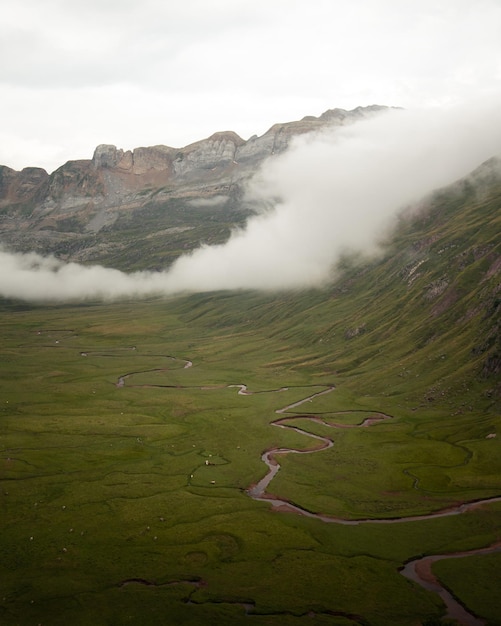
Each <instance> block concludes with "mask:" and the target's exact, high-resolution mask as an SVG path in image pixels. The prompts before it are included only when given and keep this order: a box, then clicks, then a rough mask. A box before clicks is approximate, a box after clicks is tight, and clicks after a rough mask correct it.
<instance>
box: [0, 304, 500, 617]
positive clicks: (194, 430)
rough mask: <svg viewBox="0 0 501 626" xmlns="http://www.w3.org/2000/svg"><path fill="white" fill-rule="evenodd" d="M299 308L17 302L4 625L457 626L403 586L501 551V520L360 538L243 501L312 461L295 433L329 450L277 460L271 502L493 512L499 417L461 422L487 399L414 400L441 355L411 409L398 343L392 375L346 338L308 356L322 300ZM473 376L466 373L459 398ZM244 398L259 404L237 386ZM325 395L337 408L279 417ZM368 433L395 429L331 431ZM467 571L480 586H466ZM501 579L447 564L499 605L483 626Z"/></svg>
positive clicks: (296, 463) (345, 512)
mask: <svg viewBox="0 0 501 626" xmlns="http://www.w3.org/2000/svg"><path fill="white" fill-rule="evenodd" d="M286 298H287V296H284V297H283V299H282V300H281V299H280V298H279V299H276V298H272V297H271V296H270V297H265V296H259V297H258V296H256V295H255V294H234V295H226V296H224V295H223V294H221V295H207V296H192V297H189V298H184V299H179V300H173V301H165V302H164V301H159V300H155V301H150V302H134V303H125V302H124V303H116V304H95V305H92V304H87V305H80V306H77V305H75V306H59V307H55V306H54V307H52V306H45V307H44V306H33V307H30V306H25V305H14V304H12V303H3V304H2V310H1V317H0V333H1V337H2V344H1V348H0V350H1V359H0V370H1V380H2V385H1V390H0V448H1V454H0V467H1V490H0V497H1V511H2V533H1V535H0V556H1V558H0V570H1V571H0V581H1V582H0V587H1V592H0V622H1V623H2V624H5V625H6V626H16V625H19V626H27V625H29V624H42V625H43V626H58V625H62V624H68V623H71V624H75V625H82V626H84V625H87V624H90V623H93V624H96V625H108V624H109V625H121V624H144V625H150V624H151V625H156V624H166V625H170V624H172V625H174V624H186V625H194V626H195V625H199V624H218V625H220V624H228V625H230V624H231V625H237V624H249V623H251V624H256V625H261V624H262V625H274V624H279V625H284V626H289V625H290V626H295V625H298V626H299V625H300V626H304V625H309V624H311V625H313V624H326V625H331V626H333V625H335V626H348V625H350V624H360V625H361V626H362V625H364V626H367V625H371V626H387V625H388V624H395V625H401V626H406V625H409V626H411V625H416V626H417V625H418V624H426V623H428V624H431V623H443V624H445V623H448V622H447V621H446V620H444V621H441V619H442V618H443V617H444V607H443V605H442V604H441V601H440V599H439V597H438V596H437V595H436V594H433V593H431V592H427V591H425V590H424V589H422V588H421V587H420V586H419V585H417V584H414V583H412V582H410V581H409V580H407V579H405V578H404V577H403V576H402V575H401V574H400V573H399V568H401V567H402V565H403V564H404V563H405V562H406V561H407V560H409V559H411V558H413V557H416V556H418V555H421V554H423V555H424V554H435V553H444V552H448V551H454V550H470V549H474V548H478V547H482V546H486V545H489V544H490V543H493V542H494V541H496V540H499V539H500V536H499V532H500V531H499V528H500V515H501V503H492V504H486V505H484V506H483V507H482V508H480V509H477V510H475V511H472V512H469V513H467V514H464V515H456V516H451V517H443V518H436V519H430V520H423V521H419V522H407V523H398V524H392V525H384V524H371V523H365V524H360V525H352V526H346V525H341V524H335V523H331V524H326V523H323V522H322V521H319V520H316V519H311V518H306V517H301V516H299V515H295V514H292V513H278V512H276V511H274V510H273V509H272V507H271V506H270V505H269V504H268V503H266V502H257V501H254V500H252V499H251V498H250V497H249V496H248V495H247V494H246V489H247V488H248V487H249V486H250V485H251V484H253V483H255V482H257V481H258V480H259V479H260V478H262V477H263V476H264V474H265V473H266V467H265V465H264V463H263V462H262V461H261V458H260V457H261V454H262V452H263V451H264V450H266V449H269V448H271V447H281V448H298V449H307V448H311V447H312V446H313V445H314V443H315V442H314V440H312V439H310V438H308V437H306V436H305V435H303V434H301V433H300V432H297V431H293V430H291V429H282V428H276V427H274V426H272V425H271V423H272V422H273V421H275V420H276V419H278V418H279V417H280V418H284V417H290V418H291V419H290V420H289V422H288V423H290V424H291V425H293V426H298V427H300V428H302V429H304V430H306V431H309V432H312V433H317V434H319V435H322V436H325V437H329V438H331V439H332V440H333V441H334V446H333V447H332V448H330V449H329V450H325V451H321V452H317V453H314V454H307V455H299V454H289V455H282V456H281V458H280V463H281V465H282V468H281V470H280V472H279V473H278V475H277V476H276V478H275V479H274V480H273V481H272V483H271V485H270V492H271V493H273V494H276V495H278V496H280V497H282V498H286V499H288V500H290V501H291V502H294V503H296V504H297V505H299V506H301V507H303V508H305V509H307V510H309V511H313V512H321V513H325V514H330V515H334V516H340V517H343V518H347V519H360V518H369V517H370V518H393V517H401V516H407V515H415V514H425V513H429V512H433V511H436V510H439V509H442V508H444V507H446V506H451V505H454V504H455V503H456V502H460V501H463V500H474V499H480V498H488V497H492V496H496V495H499V494H500V493H501V479H500V478H499V477H500V476H501V471H500V470H501V460H500V459H501V455H499V442H498V441H497V440H496V439H495V438H491V439H488V438H486V436H487V435H488V434H490V433H494V432H496V431H499V429H500V425H501V424H500V422H501V419H500V417H499V413H498V412H497V411H496V409H495V407H493V406H492V403H491V405H489V402H488V401H487V400H485V401H477V403H476V404H477V406H478V407H479V408H476V409H475V410H473V409H472V410H468V411H464V410H462V411H459V409H460V408H461V407H462V404H463V403H464V402H469V394H472V393H474V389H475V385H474V383H472V386H471V387H472V389H471V390H470V391H465V392H464V394H463V396H461V397H460V398H457V397H456V398H454V399H453V398H452V397H451V396H450V395H447V396H444V400H443V402H441V403H433V404H430V403H426V402H425V401H423V399H422V397H420V398H419V400H417V398H418V394H421V395H422V394H423V392H424V390H426V389H427V388H428V383H429V384H431V376H430V375H429V373H428V372H427V370H428V369H429V366H428V363H429V362H431V361H433V359H436V361H437V363H438V367H442V368H443V371H445V367H444V366H443V364H442V361H443V360H442V359H440V358H439V357H438V356H437V355H436V354H435V353H432V351H431V350H430V349H428V350H429V352H428V353H427V357H429V358H427V359H426V360H425V361H424V365H423V366H422V368H421V370H419V372H418V373H420V374H421V376H422V377H423V378H424V379H425V382H424V383H422V384H421V382H420V386H419V388H418V389H416V383H415V380H413V381H412V382H413V384H412V385H411V384H410V383H409V377H408V376H407V377H405V376H400V375H399V374H401V373H402V371H403V370H404V369H405V368H406V367H408V363H409V361H402V362H399V364H398V367H397V366H396V364H395V363H394V361H395V358H396V356H397V355H396V350H397V348H395V347H393V346H392V344H391V342H390V343H388V344H387V345H386V347H387V349H388V352H389V353H390V358H389V361H388V362H387V364H386V369H384V368H383V369H381V363H382V362H383V360H382V357H381V356H380V355H379V352H378V353H377V354H374V356H373V357H372V358H373V359H374V364H370V363H369V362H368V361H364V362H360V363H358V366H357V367H358V368H360V369H357V368H355V367H354V366H353V365H350V363H349V360H350V359H353V358H356V357H354V356H353V355H351V356H350V354H349V353H348V348H347V345H348V344H347V340H346V339H345V338H343V337H342V336H341V334H340V333H339V332H337V331H336V328H335V327H334V326H333V327H332V329H331V332H330V334H329V333H326V332H325V329H324V337H325V336H326V335H328V336H329V340H328V341H327V340H325V341H323V342H319V341H318V339H317V340H315V341H305V340H304V336H305V335H308V334H309V335H310V337H311V336H312V335H313V334H314V333H317V332H319V328H318V324H319V321H318V319H320V318H321V319H323V320H325V319H327V318H326V310H325V309H326V307H328V306H331V304H329V301H328V300H327V301H326V300H325V299H324V300H322V299H321V298H320V296H319V295H318V294H317V295H315V294H304V295H303V296H297V298H296V299H295V300H294V302H296V306H297V307H298V308H297V309H296V310H295V311H294V307H293V306H290V307H288V306H287V302H286V301H284V299H286ZM315 298H317V299H318V302H315ZM301 301H302V302H303V305H304V308H305V310H307V316H306V317H304V316H305V315H306V313H304V312H303V323H302V324H301V325H299V324H296V323H295V316H298V315H299V314H300V310H299V305H298V304H297V303H298V302H301ZM291 302H292V298H291ZM306 302H307V306H306V304H304V303H306ZM284 311H286V313H287V314H286V315H284ZM317 313H318V319H317V318H316V314H317ZM336 319H337V318H336ZM339 319H343V318H342V317H340V318H339ZM350 323H351V322H350ZM360 339H361V340H362V341H364V342H365V346H364V345H362V346H361V348H362V353H364V351H367V350H370V338H368V337H367V335H362V336H361V337H360ZM360 343H361V342H360ZM392 350H393V351H394V353H393V354H392ZM359 354H360V352H359ZM387 356H388V355H387ZM408 358H410V357H408ZM188 361H189V362H191V363H192V365H191V366H188V365H189V363H188ZM340 362H341V363H343V362H344V366H342V367H339V363H340ZM350 368H352V369H350ZM343 369H344V371H343ZM378 371H379V375H380V376H382V377H383V378H382V379H381V380H379V382H378V380H377V373H378ZM462 375H463V374H462V372H461V368H459V369H458V374H457V378H455V379H454V381H452V382H451V386H456V387H457V386H459V385H461V384H462V383H461V376H462ZM427 376H430V381H428V380H426V377H427ZM121 379H122V383H123V384H122V383H121V382H120V381H121ZM242 384H245V385H247V387H248V391H249V392H253V393H249V394H248V395H242V394H239V393H238V391H239V388H238V387H231V385H242ZM331 384H334V385H335V386H336V389H335V390H334V391H333V392H332V393H330V394H328V395H323V396H319V397H318V398H314V399H313V400H312V401H311V402H308V403H305V404H303V405H301V406H299V407H296V408H291V409H290V410H289V411H288V412H286V413H285V414H281V415H280V416H279V415H277V413H276V411H277V410H278V409H281V408H283V407H285V406H287V405H289V404H292V403H294V402H297V401H299V400H301V399H303V398H305V397H307V396H309V395H311V394H312V393H315V392H317V391H319V390H321V389H323V388H326V387H327V386H328V385H331ZM390 388H391V389H392V391H391V393H390V391H389V390H390ZM357 389H358V390H360V391H359V392H357ZM482 397H483V396H482ZM418 402H419V404H418ZM453 402H454V406H452V404H451V403H453ZM463 408H464V407H463ZM374 413H384V414H387V415H388V416H390V417H391V419H387V420H385V421H382V422H380V423H378V424H374V425H372V426H370V427H367V428H349V429H342V428H335V427H332V426H328V425H327V424H334V423H346V424H352V425H353V424H359V423H360V422H362V421H363V419H364V418H365V417H366V416H367V415H371V414H374ZM308 414H316V415H319V416H321V417H322V419H324V421H325V422H326V424H321V423H317V422H312V421H311V420H308V419H306V417H305V416H307V415H308ZM301 416H303V417H301ZM292 418H294V419H292ZM470 558H471V559H472V563H473V564H474V570H473V571H474V572H475V574H474V576H471V577H468V579H467V580H468V584H467V585H465V584H463V579H464V577H465V571H467V570H468V565H467V563H466V561H468V560H469V559H470ZM473 559H474V560H473ZM484 559H485V561H484ZM500 559H501V556H500V555H491V556H488V557H487V556H482V557H468V559H454V560H449V561H441V562H440V563H438V564H436V569H437V571H440V572H441V571H442V569H443V570H444V580H445V581H446V583H447V586H448V587H449V588H450V589H452V590H453V592H454V593H456V594H457V595H458V597H460V598H463V597H464V599H465V601H466V602H467V603H469V604H468V606H470V605H471V609H472V610H474V611H475V612H477V613H478V614H479V615H482V616H484V617H486V618H488V619H489V624H491V625H495V624H500V623H501V615H500V613H499V606H498V607H496V606H495V602H494V601H493V603H492V604H490V605H489V606H488V607H487V608H486V610H485V611H484V610H483V609H484V604H483V603H482V602H478V600H477V601H476V600H475V598H481V597H482V598H483V597H494V596H495V595H496V593H497V589H498V585H499V579H498V580H496V572H497V571H499V564H500ZM484 562H485V563H486V564H487V565H486V567H485V568H484V567H483V565H482V564H483V563H484ZM468 571H469V570H468ZM477 590H478V594H479V595H478V596H477Z"/></svg>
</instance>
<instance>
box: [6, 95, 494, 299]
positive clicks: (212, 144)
mask: <svg viewBox="0 0 501 626" xmlns="http://www.w3.org/2000/svg"><path fill="white" fill-rule="evenodd" d="M499 110H500V109H499V108H498V107H495V106H493V105H484V106H483V107H482V108H479V107H475V108H474V109H472V108H471V107H456V108H450V109H448V110H428V111H403V110H398V109H388V108H384V107H369V108H367V109H362V108H359V109H355V110H354V111H351V112H346V111H342V110H337V109H335V110H332V111H328V112H326V113H325V114H324V115H322V116H321V117H320V118H309V117H307V118H304V119H303V120H302V121H301V122H292V123H289V124H279V125H275V126H273V127H272V128H271V129H270V131H268V133H266V134H265V135H263V137H261V138H252V139H251V140H249V141H248V142H244V141H243V140H241V139H240V138H239V137H238V136H237V135H235V134H234V133H231V132H225V133H216V134H215V135H213V136H212V137H210V138H209V139H207V140H203V141H201V142H197V143H196V144H193V145H191V146H188V147H186V148H184V149H181V150H175V149H174V148H168V147H165V146H156V147H153V148H139V149H136V150H134V151H133V152H123V151H122V150H120V149H117V148H116V147H114V146H99V147H98V148H97V149H96V151H95V153H94V157H93V159H92V160H90V161H71V162H69V163H67V164H65V165H64V166H62V167H61V168H59V169H58V170H56V172H54V173H53V174H52V175H51V176H49V175H47V174H46V173H44V172H43V170H39V169H36V168H28V169H27V170H23V171H22V172H19V173H18V172H13V171H12V170H8V169H7V168H5V167H4V168H2V170H1V180H0V183H1V186H0V191H1V193H0V197H1V198H2V218H3V219H2V230H1V231H0V238H1V241H2V243H3V245H4V248H3V251H2V253H1V255H2V272H1V275H0V291H1V293H2V295H3V296H5V297H14V298H21V299H26V300H56V301H68V300H78V299H89V298H90V299H92V298H102V299H114V298H117V297H141V296H145V295H160V294H164V295H170V294H175V293H182V292H199V291H212V290H221V289H223V290H227V289H230V290H231V289H248V288H250V289H265V290H281V289H295V288H305V287H312V286H313V287H320V286H323V285H326V284H328V283H329V282H330V281H332V279H333V278H334V277H335V276H336V265H337V264H338V263H339V261H340V260H341V259H342V258H343V256H345V255H353V254H356V255H358V257H359V258H370V257H371V256H372V255H374V254H377V253H378V250H379V247H380V243H381V242H382V241H383V240H384V239H385V238H387V237H389V236H390V233H391V231H392V228H394V226H395V224H396V220H397V218H398V216H399V215H400V214H401V212H402V211H403V210H404V209H407V211H410V212H412V206H418V205H419V203H420V202H423V201H424V200H423V198H425V197H426V195H427V194H430V193H431V192H432V191H434V190H435V189H437V188H440V187H442V186H444V185H447V184H451V183H452V182H454V181H455V180H457V179H459V178H461V177H464V176H466V175H468V174H469V172H471V171H472V170H473V169H474V168H475V167H476V166H478V165H479V164H480V163H482V162H483V161H485V160H487V159H489V158H490V157H492V156H493V155H496V154H497V153H498V152H499V150H500V146H501V123H500V122H501V120H500V119H499V118H500V116H501V114H500V113H499ZM6 246H8V248H7V247H6ZM16 253H22V254H21V255H19V254H16ZM27 253H28V254H27ZM82 261H84V262H85V264H84V265H81V264H78V262H82ZM98 263H99V264H100V265H101V264H103V267H101V266H100V265H99V266H98V265H96V264H98ZM90 264H92V266H90ZM104 265H106V266H107V267H104ZM123 269H133V270H136V271H133V272H129V273H123V272H120V271H119V270H123ZM137 270H139V271H137Z"/></svg>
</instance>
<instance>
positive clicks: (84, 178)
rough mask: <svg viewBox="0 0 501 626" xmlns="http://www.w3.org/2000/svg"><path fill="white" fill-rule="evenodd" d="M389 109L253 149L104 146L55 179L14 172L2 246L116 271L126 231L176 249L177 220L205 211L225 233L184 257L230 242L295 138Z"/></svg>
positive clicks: (212, 143) (301, 126) (234, 145)
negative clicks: (257, 184)
mask: <svg viewBox="0 0 501 626" xmlns="http://www.w3.org/2000/svg"><path fill="white" fill-rule="evenodd" d="M385 108H386V107H381V106H371V107H358V108H356V109H354V110H352V111H345V110H343V109H331V110H329V111H326V112H325V113H323V114H322V115H321V116H319V117H313V116H307V117H304V118H303V119H302V120H299V121H294V122H287V123H281V124H275V125H273V126H272V127H271V128H270V129H269V130H268V131H267V132H266V133H265V134H264V135H262V136H260V137H258V136H253V137H251V138H250V139H248V140H247V141H245V140H244V139H242V138H241V137H239V136H238V135H237V134H236V133H234V132H232V131H225V132H217V133H215V134H213V135H211V136H210V137H208V138H207V139H203V140H201V141H197V142H195V143H193V144H190V145H188V146H185V147H183V148H172V147H169V146H162V145H158V146H151V147H145V148H135V149H134V150H126V151H124V150H123V149H121V148H117V147H116V146H113V145H100V146H98V147H97V148H96V149H95V152H94V155H93V157H92V159H88V160H76V161H68V162H67V163H65V164H64V165H62V166H61V167H60V168H58V169H57V170H55V171H54V172H53V173H52V174H50V175H49V174H48V173H47V172H46V171H45V170H43V169H41V168H36V167H29V168H26V169H23V170H22V171H21V172H16V171H14V170H12V169H10V168H8V167H5V166H0V243H2V244H3V245H5V244H8V246H9V247H10V249H12V250H26V249H30V250H35V251H38V252H43V253H55V254H57V255H59V256H62V257H63V258H67V259H75V260H79V261H88V260H93V261H94V260H95V261H99V262H106V261H107V260H108V259H111V258H113V259H114V260H115V261H116V258H115V257H113V254H112V256H111V257H110V256H109V253H110V252H112V251H113V250H114V249H116V248H119V249H122V250H125V249H127V248H128V247H130V243H127V241H126V239H125V237H124V236H122V234H124V233H122V231H123V230H126V231H131V230H132V231H133V232H134V235H135V236H142V235H144V236H146V233H147V231H148V233H147V234H148V235H154V234H155V233H156V232H158V231H161V232H164V234H165V233H166V232H167V234H165V237H166V238H167V240H169V237H168V236H167V235H168V233H169V232H172V231H169V229H172V228H179V224H178V222H179V219H176V212H179V211H180V210H183V211H184V220H183V224H184V225H183V228H185V227H186V221H188V222H190V219H188V220H186V218H187V211H189V212H190V215H189V216H188V217H189V218H193V219H194V221H195V222H197V224H198V221H199V220H197V218H196V215H197V211H196V206H198V207H199V208H200V207H201V206H202V204H203V202H205V203H206V205H207V203H210V204H211V206H212V209H211V212H210V215H207V210H205V211H204V213H203V215H200V216H199V217H200V219H203V221H204V222H205V224H206V225H207V223H208V222H209V223H210V221H213V222H214V221H215V222H220V223H221V228H220V229H219V232H218V233H214V232H212V231H211V233H210V234H209V236H208V239H207V238H204V237H202V238H201V239H200V237H199V238H198V239H197V238H196V237H195V239H194V240H193V242H192V244H189V243H188V241H187V240H185V241H184V242H183V250H184V249H185V248H186V246H188V247H190V246H194V245H198V244H199V243H200V241H201V240H204V241H210V242H215V241H220V240H224V238H225V237H226V236H227V235H228V232H229V228H231V226H232V225H234V224H235V223H238V222H239V220H242V219H243V218H244V217H245V216H246V215H248V213H249V211H251V208H250V207H246V206H245V205H243V204H242V202H241V196H242V184H243V182H244V181H245V180H246V179H248V178H249V177H250V176H251V175H252V174H253V173H254V172H255V171H256V169H257V168H258V167H259V166H260V164H261V163H262V162H263V161H264V160H265V159H267V158H270V157H273V155H275V154H279V153H281V152H283V151H284V150H286V149H287V147H288V146H289V145H290V142H291V141H292V139H293V138H294V137H296V136H298V135H302V134H305V133H311V132H315V131H318V130H320V129H322V128H325V127H326V126H334V127H336V126H342V125H345V124H350V123H353V122H355V121H357V120H360V119H362V118H364V117H367V116H370V115H374V114H377V113H378V112H380V111H382V110H384V109H385ZM201 203H202V204H201ZM117 230H118V231H120V233H121V234H117V232H116V231H117ZM206 230H207V228H206V226H205V227H204V232H205V231H206ZM104 233H107V235H105V234H104ZM177 235H178V231H176V237H177ZM191 235H195V233H191ZM177 238H179V237H177ZM174 255H175V253H174V254H173V256H174ZM124 261H125V258H124V259H123V260H122V261H121V264H122V265H124V264H125V265H126V264H127V262H125V263H124ZM164 261H165V258H163V259H162V262H164Z"/></svg>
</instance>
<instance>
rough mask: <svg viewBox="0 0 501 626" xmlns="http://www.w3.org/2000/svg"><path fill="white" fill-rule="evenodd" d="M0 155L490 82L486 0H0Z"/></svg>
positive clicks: (191, 136)
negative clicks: (0, 61) (0, 10)
mask: <svg viewBox="0 0 501 626" xmlns="http://www.w3.org/2000/svg"><path fill="white" fill-rule="evenodd" d="M0 7H1V9H2V12H1V16H2V17H1V20H0V46H1V48H0V54H1V59H2V63H1V64H0V115H1V117H0V119H1V125H0V164H4V165H8V166H9V167H12V168H14V169H21V168H23V167H26V166H29V165H36V166H40V167H44V168H46V169H47V170H48V171H53V170H54V169H55V168H57V167H58V166H60V165H62V164H63V163H64V162H65V161H67V160H69V159H85V158H91V157H92V153H93V151H94V148H95V146H96V145H98V144H100V143H112V144H115V145H117V146H118V147H121V148H124V149H133V148H135V147H138V146H149V145H155V144H165V145H170V146H174V147H182V146H185V145H187V144H189V143H191V142H193V141H197V140H198V139H203V138H205V137H207V136H209V135H211V134H212V133H213V132H216V131H219V130H234V131H236V132H237V133H238V134H239V135H241V136H242V137H243V138H244V139H248V138H249V137H250V136H251V135H253V134H257V135H262V134H263V133H264V132H266V130H268V128H269V127H270V126H271V125H272V124H273V123H275V122H286V121H291V120H294V119H300V118H301V117H303V116H305V115H320V114H321V113H322V112H323V111H325V110H327V109H329V108H335V107H341V108H345V109H351V108H354V107H356V106H359V105H364V106H365V105H370V104H386V105H393V106H403V107H406V108H412V107H435V106H444V105H451V104H453V103H457V102H461V101H463V100H465V99H469V98H470V97H472V96H473V97H474V98H476V99H478V98H480V99H482V98H485V99H489V98H490V97H491V96H494V94H497V93H499V90H500V84H501V0H350V1H347V0H344V1H338V0H183V1H182V2H180V1H177V0H176V1H174V0H142V1H141V2H138V1H137V0H0Z"/></svg>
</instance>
